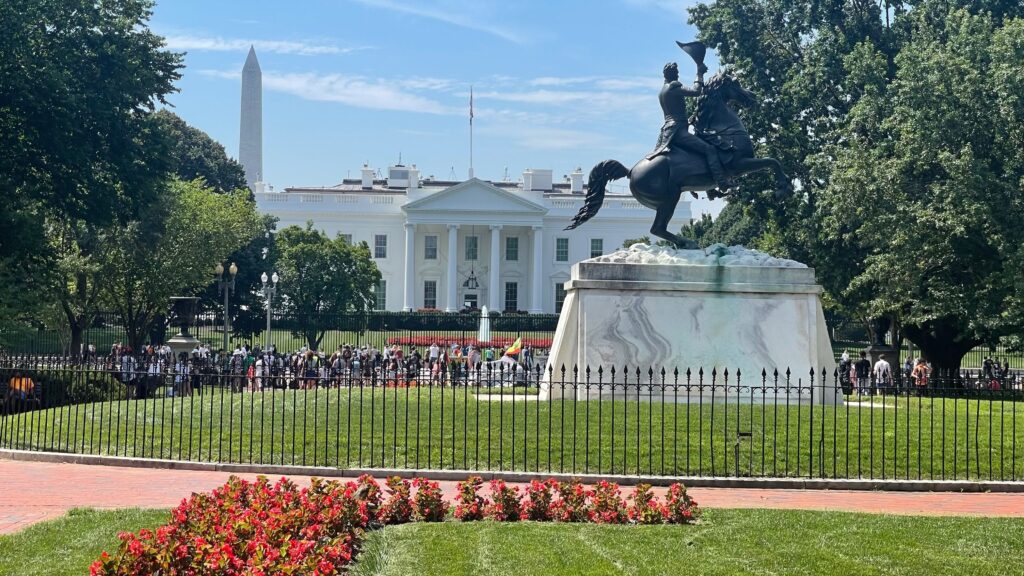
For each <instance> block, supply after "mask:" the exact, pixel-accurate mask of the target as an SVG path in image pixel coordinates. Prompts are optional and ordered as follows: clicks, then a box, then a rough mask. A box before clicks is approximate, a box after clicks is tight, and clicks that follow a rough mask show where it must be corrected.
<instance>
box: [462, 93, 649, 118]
mask: <svg viewBox="0 0 1024 576" xmlns="http://www.w3.org/2000/svg"><path fill="white" fill-rule="evenodd" d="M475 96H476V97H477V98H479V99H480V100H494V101H498V102H510V103H516V104H525V105H533V106H541V107H543V106H557V107H561V108H563V109H567V110H565V111H564V112H563V113H562V116H563V117H567V118H582V117H593V116H602V115H606V114H615V113H618V114H622V113H634V112H636V111H638V110H642V109H644V108H645V107H649V106H655V107H657V103H656V102H657V101H656V94H654V93H630V92H618V91H600V90H595V91H593V92H588V91H584V90H547V89H542V90H529V91H522V92H515V91H502V92H498V91H488V92H480V93H478V94H475Z"/></svg>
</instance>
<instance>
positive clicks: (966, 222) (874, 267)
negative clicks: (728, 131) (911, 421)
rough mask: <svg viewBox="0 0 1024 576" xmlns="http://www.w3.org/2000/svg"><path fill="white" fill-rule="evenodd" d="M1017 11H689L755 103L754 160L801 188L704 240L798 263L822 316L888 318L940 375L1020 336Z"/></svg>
mask: <svg viewBox="0 0 1024 576" xmlns="http://www.w3.org/2000/svg"><path fill="white" fill-rule="evenodd" d="M988 12H991V15H988ZM1021 15H1024V8H1022V4H1021V3H1020V2H1016V1H1014V2H1010V1H1006V0H959V1H954V2H948V1H939V0H922V1H918V2H910V3H899V2H894V3H889V4H887V3H882V4H879V3H872V2H849V1H846V0H828V1H826V2H808V1H806V0H801V1H797V2H789V1H783V0H753V1H751V0H717V1H715V2H712V3H708V4H700V5H697V6H696V7H694V8H693V9H691V20H692V21H693V23H694V24H696V25H697V27H698V29H699V30H700V37H701V39H702V40H704V41H705V42H707V43H708V44H709V45H710V46H711V47H713V48H715V49H716V50H717V51H718V53H719V56H720V59H721V61H722V62H723V64H726V65H728V66H730V67H731V68H732V69H733V71H734V73H737V74H738V75H739V76H740V77H741V78H742V79H743V83H744V85H745V86H746V87H748V88H750V89H751V90H753V91H754V92H755V93H757V94H758V97H759V100H760V101H761V102H762V104H761V105H760V106H758V107H756V108H753V109H750V110H747V111H745V112H744V120H745V121H746V123H747V126H748V127H749V128H750V130H751V133H752V134H753V135H755V137H761V138H763V140H762V141H761V143H760V144H759V149H758V154H759V155H764V156H773V157H775V158H778V159H780V160H781V161H782V163H783V165H784V168H785V169H786V171H787V172H788V173H789V174H790V175H791V176H793V177H795V178H796V179H797V181H798V182H799V187H798V188H799V189H798V191H797V194H796V195H795V197H794V198H793V199H791V200H789V201H787V202H786V203H785V204H783V205H778V206H776V205H772V204H771V203H769V202H761V203H757V204H754V205H752V206H750V207H748V208H746V209H744V208H742V207H738V206H730V207H729V208H728V209H727V210H726V211H725V212H723V214H722V216H721V217H720V218H719V221H718V222H716V223H715V224H714V225H713V226H712V232H711V233H710V235H709V236H708V237H707V239H706V240H702V242H707V243H711V242H715V241H717V242H723V243H726V244H731V243H734V242H735V243H744V244H746V245H748V246H753V247H757V248H760V249H763V250H768V251H771V252H774V253H775V254H776V255H779V256H785V257H790V258H796V259H798V260H801V261H804V262H807V263H808V264H810V265H812V266H814V267H815V269H816V270H817V273H818V280H819V282H821V283H822V284H823V285H824V287H825V289H826V302H827V303H828V304H829V305H830V306H831V307H833V308H835V309H836V310H838V311H841V312H843V313H844V314H847V315H849V316H852V317H857V318H858V319H860V320H862V321H864V323H865V324H866V323H867V322H866V320H868V319H870V318H874V317H878V316H888V317H892V318H894V319H895V320H896V325H895V326H896V330H897V333H899V331H900V330H902V332H903V333H904V334H906V335H908V336H909V337H910V339H911V340H912V341H914V342H915V344H917V345H918V346H919V347H920V348H921V349H922V350H923V352H924V354H925V356H927V357H928V358H929V359H930V360H932V362H933V363H934V364H936V365H938V366H940V367H943V368H953V367H955V366H958V365H959V363H960V359H961V357H962V356H963V353H964V352H966V351H967V350H969V349H970V348H972V347H973V346H974V345H976V344H978V343H983V342H995V341H997V340H998V339H999V337H1001V336H1003V335H1005V334H1008V333H1012V332H1015V331H1019V330H1020V329H1021V327H1022V326H1024V314H1022V313H1021V311H1020V308H1021V302H1022V300H1024V295H1022V294H1021V293H1020V290H1021V288H1019V284H1020V283H1019V282H1016V283H1015V282H1014V277H1015V274H1014V272H1012V270H1019V269H1020V264H1021V262H1022V255H1021V253H1020V246H1021V244H1022V235H1021V233H1020V230H1021V227H1020V225H1019V222H1020V221H1021V219H1022V217H1024V211H1022V207H1021V194H1020V191H1021V187H1022V185H1024V170H1022V167H1021V164H1022V162H1021V155H1020V150H1021V149H1022V146H1024V136H1022V135H1024V122H1022V120H1024V112H1022V110H1024V106H1022V102H1024V99H1022V98H1021V97H1020V94H1021V93H1022V92H1024V84H1022V80H1021V78H1024V69H1022V64H1021V63H1022V62H1024V47H1022V44H1024V39H1022V38H1024V34H1022V32H1021V27H1022V24H1021V21H1020V20H1014V18H1015V17H1020V16H1021ZM765 187H766V186H765V185H764V183H763V182H762V181H759V180H754V179H747V181H746V182H745V184H744V189H743V190H742V195H743V196H746V197H762V199H763V195H761V193H760V192H759V190H761V189H763V188H765Z"/></svg>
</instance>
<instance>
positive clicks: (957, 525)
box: [353, 495, 1024, 576]
mask: <svg viewBox="0 0 1024 576" xmlns="http://www.w3.org/2000/svg"><path fill="white" fill-rule="evenodd" d="M866 496H867V495H866ZM867 497H869V496H867ZM1022 558H1024V521H1021V520H1019V519H994V518H930V517H906V516H884V515H865V514H849V513H840V512H800V511H779V510H708V511H706V516H705V520H704V522H703V523H702V524H700V525H697V526H596V525H566V524H537V523H523V524H497V523H492V522H483V523H473V524H460V523H457V522H446V523H444V524H408V525H404V526H394V527H388V528H385V529H384V530H381V531H378V532H374V533H372V534H370V535H369V538H368V540H367V543H366V547H365V548H364V550H363V552H362V554H361V556H360V557H359V560H358V562H357V564H356V566H355V569H354V570H353V574H355V575H361V576H371V575H372V576H387V575H391V574H396V575H397V574H420V575H423V576H429V575H434V574H437V575H458V574H467V575H470V574H472V575H478V574H479V575H506V574H507V575H518V574H559V575H579V576H583V575H605V574H633V575H646V574H650V575H655V574H659V575H660V574H664V575H670V574H702V575H716V574H721V575H726V574H763V575H769V574H772V575H774V574H788V575H800V574H806V575H827V574H835V575H844V576H845V575H847V574H857V575H873V574H971V575H972V576H974V575H987V574H991V575H993V576H1003V575H1007V574H1021V573H1022V572H1024V560H1022Z"/></svg>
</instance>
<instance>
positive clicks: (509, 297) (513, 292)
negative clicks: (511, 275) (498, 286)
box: [505, 282, 519, 312]
mask: <svg viewBox="0 0 1024 576" xmlns="http://www.w3.org/2000/svg"><path fill="white" fill-rule="evenodd" d="M516 310H519V283H518V282H505V312H515V311H516Z"/></svg>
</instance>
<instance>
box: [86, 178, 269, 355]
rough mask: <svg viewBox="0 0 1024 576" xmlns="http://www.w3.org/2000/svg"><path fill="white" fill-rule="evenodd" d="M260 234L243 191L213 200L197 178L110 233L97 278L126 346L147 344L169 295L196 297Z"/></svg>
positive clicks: (173, 185) (175, 184) (177, 184)
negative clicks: (227, 260) (222, 266)
mask: <svg viewBox="0 0 1024 576" xmlns="http://www.w3.org/2000/svg"><path fill="white" fill-rule="evenodd" d="M259 231H260V217H259V215H258V214H257V212H256V207H255V205H254V203H253V202H252V200H250V199H249V197H248V194H247V193H245V192H241V191H238V192H232V193H228V194H218V193H216V192H214V191H213V190H211V189H209V188H207V187H205V186H204V185H203V181H202V180H196V181H193V182H182V181H180V180H172V181H171V182H170V183H169V184H168V186H167V189H166V191H165V193H164V194H163V195H162V197H161V201H160V202H157V203H154V204H153V205H151V206H150V207H149V209H147V210H146V212H145V213H144V214H143V215H142V217H141V218H139V219H137V220H134V221H132V222H129V223H128V224H127V225H125V226H123V227H120V228H117V229H114V230H112V231H111V232H110V233H109V234H110V238H109V240H108V245H107V248H106V253H105V255H104V258H103V267H102V270H101V271H100V274H101V275H102V276H103V277H104V278H105V279H106V281H105V283H104V297H105V299H106V301H107V302H108V303H109V304H110V305H111V306H113V308H114V310H116V311H117V312H118V313H119V314H120V316H121V319H122V322H124V326H125V331H126V332H127V335H128V341H129V344H131V346H132V347H134V348H137V347H139V346H141V345H142V344H144V343H145V339H146V336H147V335H148V334H149V333H150V329H151V328H152V326H153V322H154V320H155V319H156V318H157V317H158V316H159V315H161V314H162V313H163V312H164V311H165V310H166V309H167V303H168V300H169V298H170V297H171V296H188V295H192V294H196V293H198V292H199V291H200V290H202V289H203V288H205V287H206V286H208V285H209V284H210V281H211V279H212V276H213V269H214V267H215V266H216V264H217V262H221V261H223V259H224V258H225V257H226V256H227V255H228V254H230V253H232V252H234V251H235V250H237V249H238V248H239V247H240V246H243V245H245V244H246V243H248V242H249V241H250V240H251V239H252V238H253V237H254V236H255V235H257V234H258V233H259Z"/></svg>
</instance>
